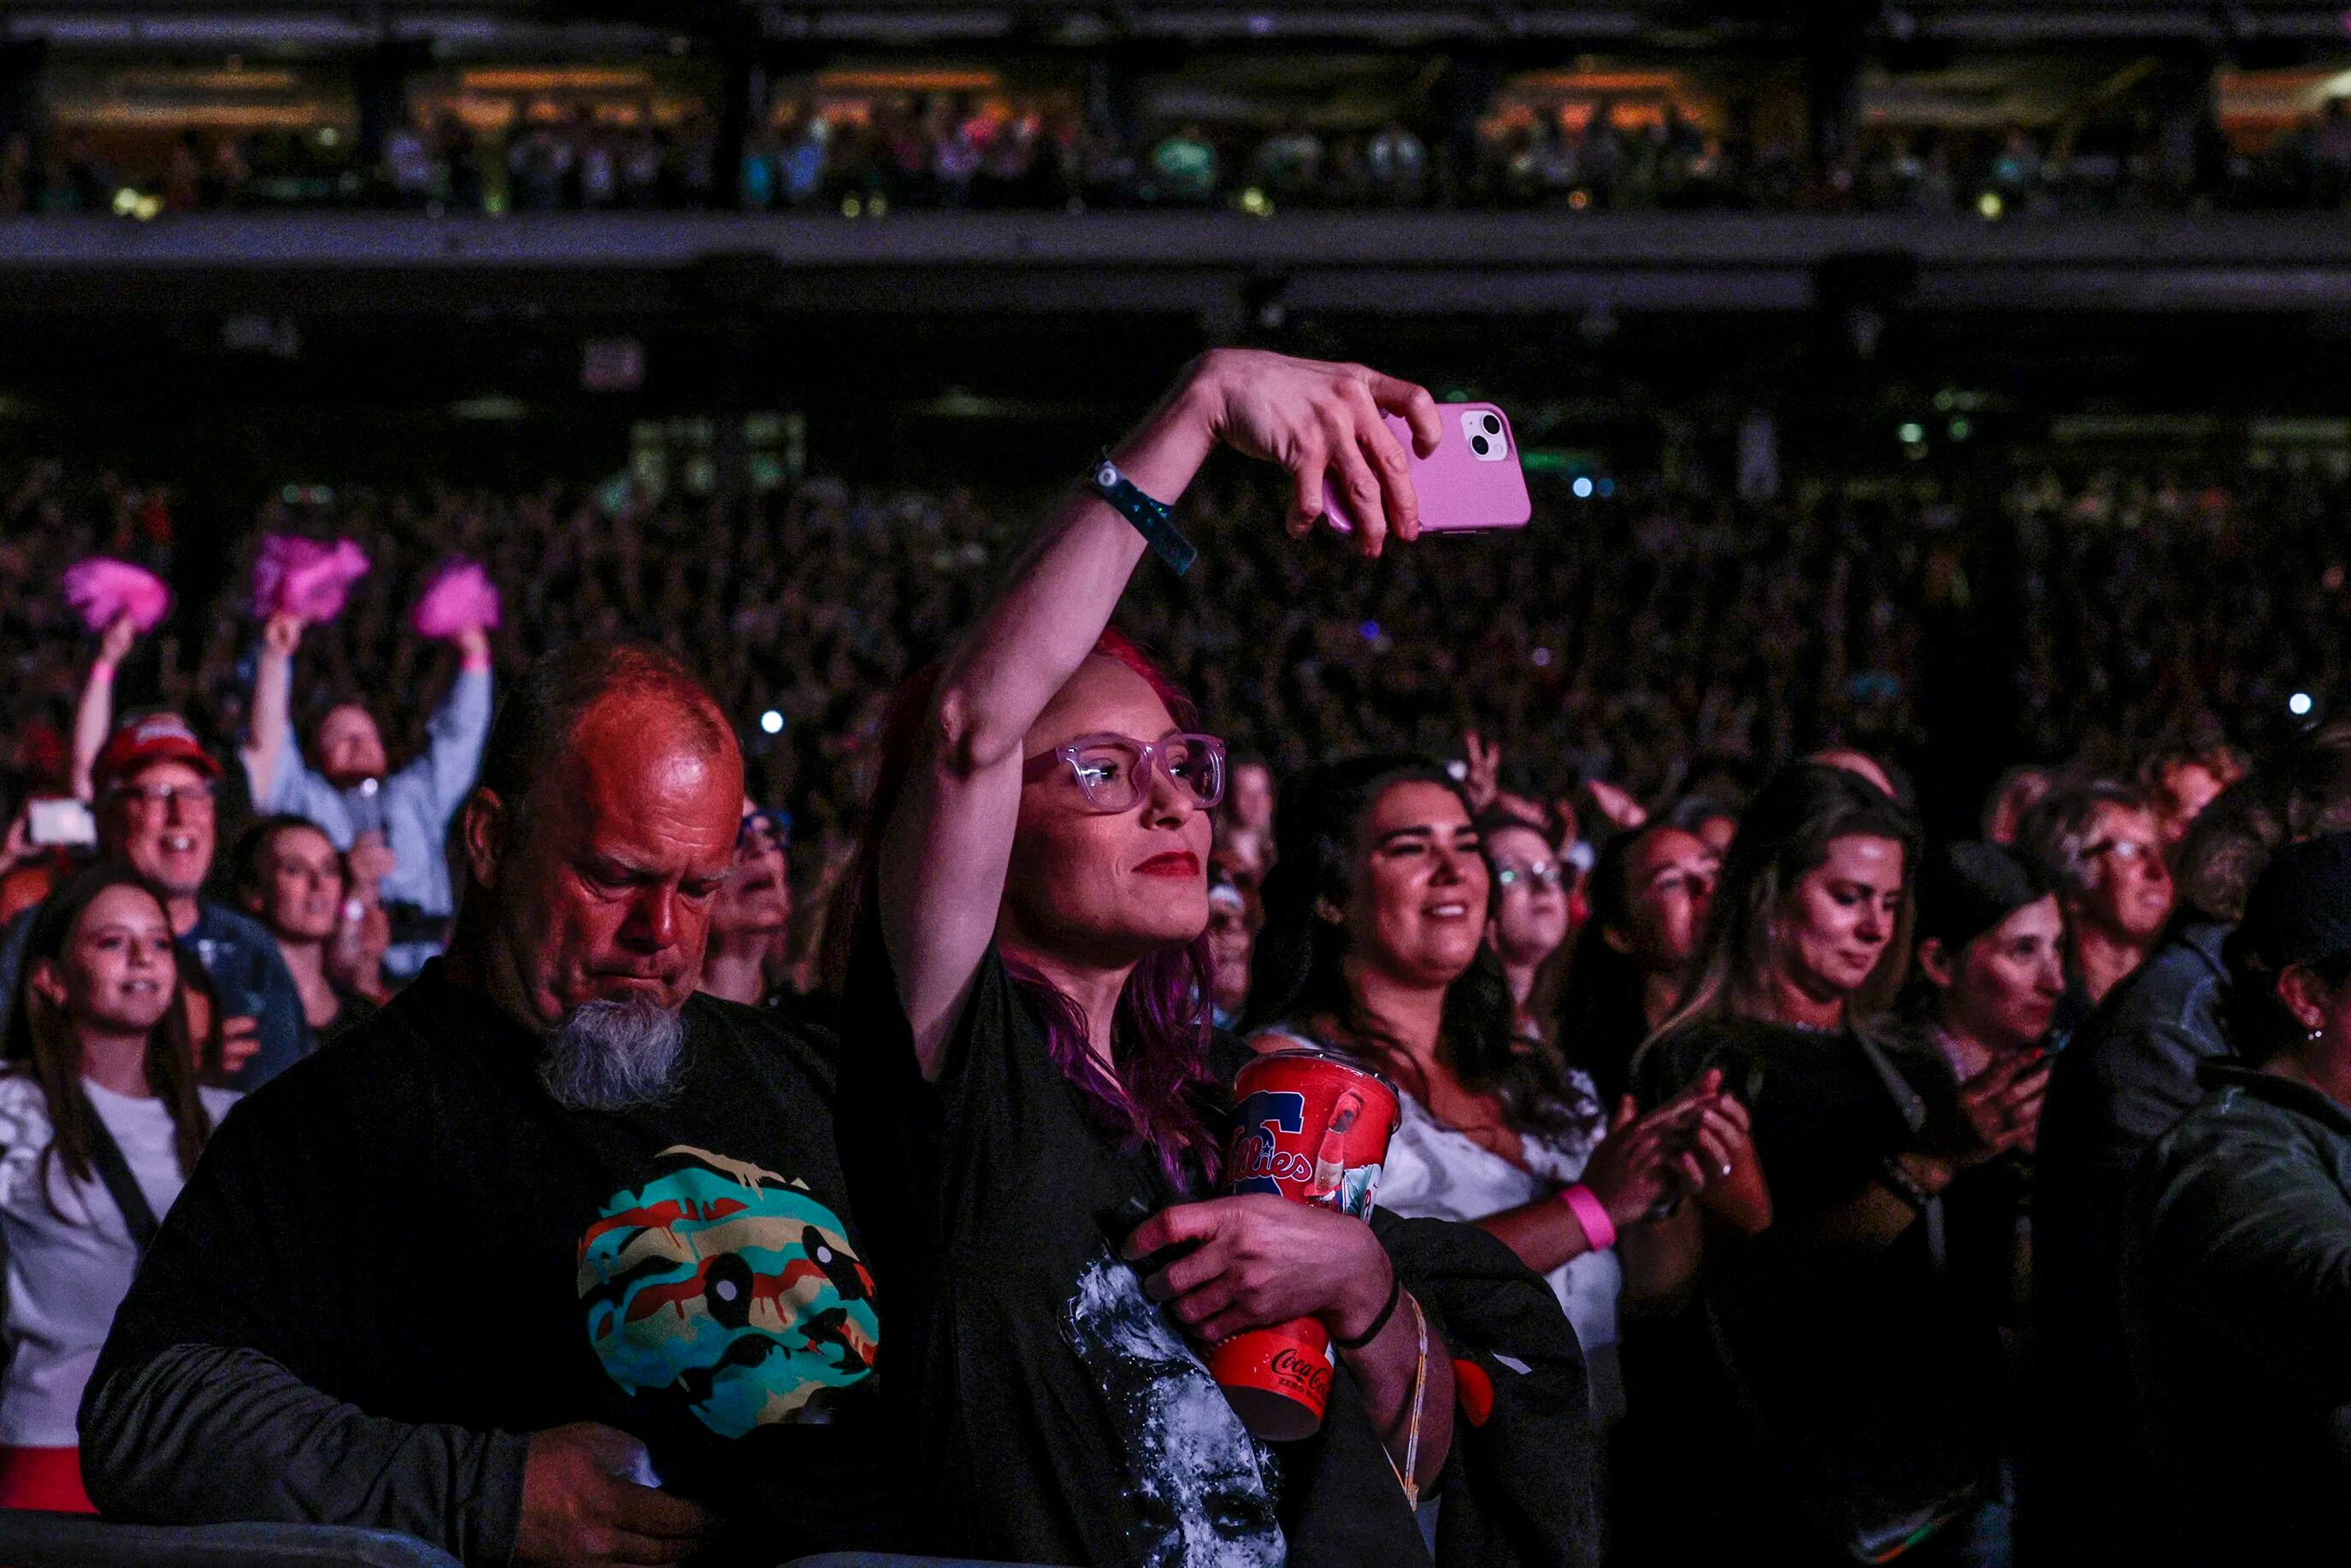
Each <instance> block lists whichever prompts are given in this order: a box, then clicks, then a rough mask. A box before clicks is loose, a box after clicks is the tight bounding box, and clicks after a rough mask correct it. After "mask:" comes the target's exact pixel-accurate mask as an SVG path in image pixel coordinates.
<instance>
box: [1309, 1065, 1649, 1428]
mask: <svg viewBox="0 0 2351 1568" xmlns="http://www.w3.org/2000/svg"><path fill="white" fill-rule="evenodd" d="M1265 1033H1267V1034H1280V1035H1284V1036H1287V1037H1289V1038H1290V1039H1292V1040H1300V1041H1301V1043H1304V1044H1311V1043H1313V1042H1312V1041H1311V1040H1308V1039H1307V1038H1306V1037H1305V1036H1304V1034H1303V1031H1301V1030H1297V1029H1293V1028H1290V1027H1289V1026H1287V1025H1280V1024H1277V1025H1275V1026H1273V1027H1272V1028H1270V1029H1269V1030H1266V1031H1265ZM1570 1076H1571V1077H1572V1078H1573V1081H1574V1083H1575V1086H1576V1088H1577V1089H1578V1090H1580V1091H1581V1092H1583V1094H1584V1095H1585V1096H1586V1097H1587V1098H1589V1099H1593V1100H1595V1101H1596V1098H1597V1096H1596V1095H1595V1094H1594V1092H1593V1087H1592V1081H1591V1080H1590V1079H1588V1078H1586V1077H1584V1075H1583V1073H1581V1072H1578V1071H1573V1070H1571V1071H1570ZM1397 1098H1398V1099H1399V1100H1401V1101H1402V1102H1403V1115H1402V1118H1401V1124H1400V1125H1399V1126H1398V1127H1397V1128H1396V1135H1395V1138H1394V1139H1393V1140H1392V1141H1391V1142H1390V1143H1389V1144H1388V1157H1387V1161H1386V1163H1385V1164H1384V1166H1382V1167H1381V1170H1380V1183H1379V1186H1378V1189H1377V1190H1376V1191H1375V1192H1374V1194H1373V1201H1374V1202H1375V1203H1377V1204H1378V1205H1379V1206H1380V1207H1382V1208H1384V1209H1386V1210H1387V1211H1388V1212H1389V1213H1391V1214H1401V1215H1404V1216H1405V1217H1406V1218H1412V1219H1451V1220H1457V1221H1459V1222H1460V1223H1463V1224H1469V1223H1473V1222H1475V1221H1477V1220H1480V1219H1483V1218H1486V1217H1487V1216H1489V1215H1493V1214H1499V1213H1501V1212H1503V1211H1504V1210H1505V1209H1511V1208H1517V1207H1520V1206H1521V1205H1524V1204H1530V1203H1533V1202H1535V1201H1536V1200H1537V1199H1539V1198H1551V1197H1552V1194H1553V1193H1554V1192H1556V1191H1557V1190H1558V1189H1559V1188H1560V1187H1562V1186H1567V1185H1569V1184H1570V1183H1572V1182H1573V1181H1574V1180H1575V1178H1576V1177H1577V1176H1582V1175H1583V1166H1584V1162H1585V1161H1586V1160H1589V1159H1590V1158H1591V1157H1592V1144H1593V1140H1591V1139H1590V1138H1577V1137H1568V1138H1546V1137H1543V1136H1541V1135H1540V1134H1535V1133H1531V1132H1521V1133H1520V1134H1519V1144H1520V1155H1521V1156H1522V1157H1523V1158H1524V1159H1525V1161H1526V1164H1525V1165H1524V1166H1518V1165H1514V1164H1512V1163H1511V1162H1510V1161H1509V1160H1506V1159H1504V1158H1503V1157H1502V1156H1501V1155H1498V1154H1496V1153H1494V1152H1493V1151H1492V1150H1491V1149H1489V1148H1487V1147H1486V1146H1485V1145H1482V1144H1480V1143H1479V1142H1478V1141H1477V1140H1476V1139H1474V1138H1472V1137H1470V1136H1469V1135H1468V1134H1467V1133H1463V1132H1460V1131H1458V1129H1456V1128H1454V1127H1451V1126H1448V1125H1447V1124H1445V1123H1443V1122H1440V1121H1438V1120H1437V1118H1436V1117H1434V1116H1432V1115H1430V1114H1429V1113H1428V1108H1427V1107H1426V1106H1425V1105H1423V1104H1422V1103H1420V1102H1419V1101H1417V1100H1416V1099H1414V1098H1413V1097H1412V1096H1411V1095H1410V1094H1408V1093H1405V1092H1403V1091H1402V1090H1398V1091H1397ZM1545 1278H1546V1279H1547V1280H1548V1281H1549V1282H1550V1284H1551V1288H1552V1294H1553V1295H1555V1296H1557V1297H1558V1298H1559V1304H1560V1306H1561V1307H1562V1309H1564V1310H1565V1312H1566V1313H1567V1321H1568V1322H1569V1324H1570V1325H1571V1326H1572V1327H1573V1329H1574V1330H1575V1339H1576V1343H1578V1344H1580V1345H1582V1346H1583V1364H1584V1367H1585V1369H1586V1371H1587V1372H1588V1373H1589V1375H1590V1376H1591V1380H1592V1410H1593V1418H1594V1419H1596V1420H1597V1421H1598V1422H1599V1423H1600V1425H1601V1426H1602V1427H1609V1426H1612V1425H1614V1422H1615V1420H1616V1418H1617V1417H1618V1416H1622V1415H1623V1414H1624V1413H1625V1382H1624V1375H1623V1374H1622V1372H1621V1371H1620V1370H1619V1368H1618V1363H1617V1354H1616V1299H1617V1297H1618V1296H1620V1295H1621V1294H1623V1293H1624V1288H1625V1271H1624V1270H1623V1268H1622V1266H1620V1265H1619V1264H1618V1262H1617V1260H1616V1254H1615V1252H1614V1250H1613V1249H1611V1250H1609V1251H1605V1252H1586V1253H1584V1254H1583V1255H1582V1256H1581V1257H1576V1258H1571V1259H1569V1260H1567V1261H1566V1262H1564V1263H1562V1264H1561V1265H1560V1266H1559V1267H1558V1268H1556V1269H1553V1270H1552V1271H1551V1272H1550V1273H1549V1274H1548V1275H1546V1276H1545Z"/></svg>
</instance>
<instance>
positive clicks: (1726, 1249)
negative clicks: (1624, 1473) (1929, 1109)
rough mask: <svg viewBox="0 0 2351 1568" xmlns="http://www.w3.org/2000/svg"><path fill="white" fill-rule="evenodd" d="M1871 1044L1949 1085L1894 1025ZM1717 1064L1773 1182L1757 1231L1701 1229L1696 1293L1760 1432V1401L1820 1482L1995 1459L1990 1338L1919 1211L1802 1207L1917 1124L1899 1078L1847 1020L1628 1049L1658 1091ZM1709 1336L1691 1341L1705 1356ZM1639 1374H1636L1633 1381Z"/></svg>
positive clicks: (1782, 1443) (1912, 1490) (1827, 1488)
mask: <svg viewBox="0 0 2351 1568" xmlns="http://www.w3.org/2000/svg"><path fill="white" fill-rule="evenodd" d="M1878 1050H1879V1052H1880V1054H1881V1055H1882V1056H1883V1057H1884V1059H1885V1061H1886V1063H1887V1065H1888V1066H1889V1067H1890V1068H1891V1069H1892V1070H1893V1071H1894V1072H1895V1073H1896V1076H1898V1077H1899V1078H1900V1079H1901V1080H1902V1082H1903V1087H1904V1088H1905V1089H1906V1090H1907V1092H1908V1093H1912V1094H1916V1095H1917V1096H1919V1097H1920V1098H1921V1100H1922V1101H1925V1102H1928V1103H1932V1101H1933V1099H1934V1098H1935V1097H1936V1096H1938V1095H1947V1094H1948V1093H1949V1072H1948V1071H1947V1070H1945V1069H1944V1068H1943V1067H1942V1064H1941V1063H1940V1061H1938V1060H1936V1059H1933V1058H1930V1057H1928V1056H1927V1055H1925V1054H1924V1053H1923V1052H1920V1051H1915V1050H1912V1049H1909V1048H1907V1047H1906V1046H1905V1044H1904V1043H1903V1042H1901V1041H1900V1040H1881V1041H1880V1042H1879V1043H1878ZM1709 1067H1719V1068H1720V1069H1721V1070H1722V1075H1723V1086H1724V1088H1725V1089H1726V1090H1728V1091H1729V1092H1730V1093H1732V1094H1733V1095H1735V1096H1737V1097H1738V1098H1739V1099H1740V1102H1741V1103H1744V1104H1745V1105H1746V1106H1747V1108H1748V1111H1749V1113H1750V1115H1751V1117H1752V1118H1753V1124H1754V1126H1753V1136H1754V1144H1755V1153H1756V1157H1757V1159H1758V1160H1759V1161H1760V1163H1761V1166H1762V1169H1763V1176H1764V1180H1765V1182H1766V1184H1767V1185H1768V1186H1769V1187H1770V1189H1771V1210H1772V1223H1771V1227H1770V1228H1768V1229H1767V1230H1765V1231H1764V1232H1763V1234H1762V1235H1761V1236H1759V1237H1756V1238H1754V1239H1751V1240H1743V1241H1742V1240H1740V1239H1738V1238H1735V1237H1731V1236H1728V1235H1726V1234H1723V1233H1721V1232H1716V1233H1713V1234H1710V1235H1709V1237H1708V1242H1707V1253H1706V1263H1705V1272H1704V1277H1703V1284H1704V1289H1703V1291H1702V1295H1703V1298H1704V1302H1705V1308H1704V1310H1705V1311H1707V1312H1711V1313H1712V1314H1713V1318H1714V1321H1715V1322H1716V1323H1717V1324H1719V1329H1720V1333H1721V1335H1722V1338H1723V1341H1724V1343H1727V1345H1728V1346H1729V1354H1730V1359H1731V1361H1732V1363H1733V1364H1735V1365H1736V1367H1737V1369H1738V1373H1739V1375H1740V1376H1741V1377H1742V1378H1743V1379H1744V1380H1745V1382H1746V1384H1747V1385H1749V1388H1750V1390H1751V1393H1752V1396H1753V1400H1754V1403H1755V1405H1756V1406H1760V1408H1761V1412H1762V1414H1763V1418H1764V1423H1765V1425H1767V1426H1768V1427H1769V1428H1770V1429H1769V1431H1768V1432H1765V1433H1761V1434H1753V1433H1752V1427H1753V1425H1754V1421H1753V1417H1752V1416H1751V1414H1747V1415H1742V1416H1740V1417H1739V1419H1740V1424H1741V1425H1745V1426H1747V1427H1750V1435H1755V1436H1760V1437H1762V1438H1763V1440H1764V1442H1765V1443H1766V1445H1767V1448H1768V1449H1769V1450H1770V1451H1769V1452H1768V1453H1767V1454H1766V1455H1765V1457H1766V1458H1769V1459H1771V1461H1773V1462H1774V1463H1776V1464H1781V1465H1786V1466H1790V1467H1792V1468H1793V1469H1795V1470H1796V1471H1797V1472H1798V1474H1799V1477H1800V1478H1801V1479H1802V1483H1803V1484H1804V1485H1805V1486H1807V1487H1809V1488H1811V1489H1813V1490H1816V1491H1818V1492H1820V1493H1823V1494H1826V1493H1836V1494H1840V1495H1844V1496H1846V1497H1850V1498H1854V1499H1860V1500H1873V1499H1875V1500H1881V1501H1882V1500H1887V1499H1895V1500H1898V1499H1904V1498H1922V1497H1926V1496H1931V1495H1933V1494H1935V1493H1937V1492H1938V1491H1940V1490H1945V1489H1946V1487H1947V1486H1948V1485H1949V1484H1950V1483H1955V1482H1956V1483H1964V1482H1965V1481H1966V1480H1967V1479H1970V1478H1971V1477H1973V1478H1975V1479H1983V1478H1985V1477H1988V1476H1989V1474H1990V1472H1991V1464H1992V1459H1993V1438H1992V1420H1993V1416H1994V1415H1995V1413H1996V1411H1997V1408H1998V1401H1999V1388H2000V1363H1999V1344H1998V1340H1997V1336H1996V1335H1995V1333H1993V1331H1992V1328H1991V1324H1990V1323H1989V1322H1986V1321H1985V1320H1984V1319H1983V1318H1982V1317H1981V1316H1980V1315H1979V1314H1978V1313H1975V1312H1970V1311H1968V1310H1966V1309H1965V1307H1964V1306H1963V1304H1962V1302H1961V1301H1960V1299H1959V1292H1958V1291H1956V1290H1955V1289H1954V1288H1953V1286H1952V1283H1951V1281H1950V1279H1949V1271H1948V1270H1938V1269H1937V1268H1936V1267H1935V1265H1934V1263H1933V1261H1932V1260H1931V1258H1930V1255H1929V1252H1928V1234H1927V1231H1928V1228H1927V1226H1926V1225H1925V1224H1924V1223H1919V1224H1914V1225H1912V1226H1911V1227H1910V1228H1908V1229H1907V1230H1906V1231H1905V1232H1904V1233H1903V1234H1902V1235H1901V1236H1900V1237H1899V1238H1897V1239H1896V1240H1895V1241H1893V1242H1892V1243H1891V1244H1889V1245H1887V1246H1885V1247H1881V1248H1861V1247H1853V1246H1845V1245H1840V1244H1839V1243H1836V1242H1834V1241H1825V1240H1821V1239H1813V1238H1810V1237H1808V1236H1807V1235H1806V1234H1805V1231H1806V1224H1805V1222H1806V1221H1807V1220H1808V1219H1809V1218H1813V1217H1815V1216H1818V1215H1821V1214H1823V1213H1824V1212H1825V1211H1828V1210H1831V1209H1833V1208H1835V1207H1838V1206H1841V1205H1843V1204H1844V1203H1847V1202H1849V1201H1851V1200H1852V1199H1854V1198H1856V1197H1860V1196H1861V1195H1862V1193H1863V1192H1864V1191H1865V1189H1866V1188H1867V1187H1869V1186H1871V1185H1872V1184H1873V1183H1874V1182H1875V1181H1876V1179H1877V1177H1878V1174H1879V1172H1880V1171H1881V1169H1882V1167H1883V1166H1884V1164H1885V1162H1886V1159H1887V1157H1888V1156H1890V1155H1896V1154H1898V1153H1900V1152H1902V1151H1903V1150H1904V1149H1906V1148H1907V1147H1908V1146H1909V1145H1911V1144H1912V1143H1913V1142H1914V1141H1915V1137H1916V1134H1913V1133H1912V1131H1911V1129H1910V1124H1909V1121H1908V1120H1907V1117H1906V1115H1905V1113H1904V1106H1903V1103H1902V1102H1901V1101H1898V1100H1897V1099H1896V1090H1895V1087H1894V1086H1893V1085H1891V1084H1889V1083H1888V1082H1886V1076H1885V1074H1884V1073H1883V1072H1881V1071H1880V1070H1879V1069H1878V1067H1877V1066H1876V1064H1875V1063H1874V1062H1873V1061H1871V1059H1870V1056H1869V1054H1868V1052H1867V1051H1865V1049H1864V1047H1863V1045H1862V1043H1861V1042H1860V1041H1859V1040H1856V1039H1855V1037H1854V1035H1852V1034H1851V1033H1849V1032H1846V1031H1843V1030H1839V1031H1820V1030H1804V1029H1795V1028H1791V1027H1788V1026H1785V1025H1781V1024H1773V1023H1765V1022H1760V1021H1756V1020H1752V1019H1721V1020H1716V1021H1711V1022H1708V1023H1703V1024H1699V1025H1696V1026H1693V1027H1691V1028H1689V1029H1687V1030H1681V1031H1679V1032H1677V1033H1676V1034H1674V1035H1671V1036H1668V1037H1667V1038H1666V1039H1665V1040H1659V1041H1658V1042H1657V1043H1656V1046H1654V1047H1653V1048H1651V1049H1650V1050H1649V1051H1647V1052H1646V1054H1645V1055H1644V1056H1643V1057H1642V1058H1641V1059H1640V1061H1639V1062H1638V1063H1637V1065H1636V1068H1635V1081H1636V1092H1638V1094H1639V1097H1640V1099H1641V1102H1642V1103H1644V1104H1645V1105H1656V1104H1659V1103H1663V1102H1664V1101H1666V1100H1667V1099H1670V1098H1671V1097H1672V1096H1673V1095H1675V1094H1677V1093H1678V1092H1680V1091H1681V1090H1683V1089H1685V1088H1687V1086H1688V1085H1689V1084H1690V1083H1691V1082H1695V1081H1696V1080H1697V1079H1698V1076H1699V1075H1700V1074H1701V1073H1703V1072H1704V1071H1706V1070H1707V1069H1708V1068H1709ZM1701 1321H1702V1320H1701ZM1712 1338H1713V1335H1712V1331H1711V1330H1708V1331H1706V1332H1704V1333H1691V1334H1689V1335H1688V1336H1687V1338H1685V1339H1684V1340H1683V1341H1682V1342H1681V1343H1683V1345H1684V1346H1685V1347H1686V1353H1689V1352H1694V1353H1695V1354H1701V1355H1705V1356H1707V1357H1708V1359H1709V1360H1710V1359H1712V1355H1713V1344H1712ZM1686 1370H1687V1369H1686ZM1708 1384H1712V1385H1713V1395H1714V1397H1715V1398H1716V1399H1717V1400H1721V1401H1728V1402H1729V1403H1732V1404H1736V1403H1738V1401H1737V1399H1736V1397H1735V1396H1734V1395H1733V1394H1732V1392H1731V1391H1730V1390H1729V1387H1728V1386H1727V1385H1723V1384H1721V1383H1720V1382H1719V1379H1716V1378H1713V1377H1709V1376H1707V1375H1696V1376H1693V1377H1692V1385H1696V1386H1700V1387H1703V1386H1705V1385H1708ZM1640 1392H1641V1391H1640V1390H1639V1389H1637V1388H1628V1399H1631V1400H1635V1401H1637V1400H1638V1399H1639V1397H1640Z"/></svg>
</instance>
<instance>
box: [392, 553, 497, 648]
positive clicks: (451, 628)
mask: <svg viewBox="0 0 2351 1568" xmlns="http://www.w3.org/2000/svg"><path fill="white" fill-rule="evenodd" d="M409 621H410V623H411V624H413V626H414V627H415V628H416V632H417V635H418V636H420V637H433V638H441V637H455V635H456V634H457V633H458V632H489V631H495V630H496V627H497V624H498V591H497V587H496V584H494V583H492V582H491V581H490V579H489V574H488V573H487V572H485V571H484V570H482V568H481V563H480V562H478V561H470V560H453V561H451V562H450V563H449V564H448V565H446V566H444V567H443V568H442V569H441V570H439V571H436V572H434V574H433V580H432V581H431V582H428V583H426V584H425V585H424V596H423V598H421V599H419V600H418V601H416V609H415V612H413V614H412V615H411V616H410V617H409Z"/></svg>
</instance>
